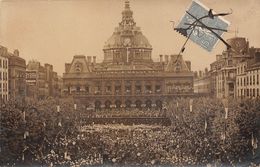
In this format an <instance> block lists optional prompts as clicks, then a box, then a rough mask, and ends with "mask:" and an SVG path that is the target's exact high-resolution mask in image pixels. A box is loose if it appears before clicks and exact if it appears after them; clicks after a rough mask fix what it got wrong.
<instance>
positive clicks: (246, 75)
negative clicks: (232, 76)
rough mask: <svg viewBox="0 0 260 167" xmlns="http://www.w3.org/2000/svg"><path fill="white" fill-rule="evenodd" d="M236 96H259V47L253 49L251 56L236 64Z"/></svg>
mask: <svg viewBox="0 0 260 167" xmlns="http://www.w3.org/2000/svg"><path fill="white" fill-rule="evenodd" d="M236 83H237V87H236V97H259V96H260V49H255V50H254V53H253V57H252V58H251V59H250V60H248V61H244V62H241V63H239V64H238V65H237V77H236Z"/></svg>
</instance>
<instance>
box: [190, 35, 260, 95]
mask: <svg viewBox="0 0 260 167" xmlns="http://www.w3.org/2000/svg"><path fill="white" fill-rule="evenodd" d="M227 42H228V43H229V44H230V46H231V48H230V49H228V50H224V51H223V52H222V54H220V55H216V61H214V62H213V63H211V64H210V71H209V74H210V75H209V76H210V81H208V80H209V77H208V76H206V77H202V78H200V79H195V82H194V85H200V87H202V88H203V87H207V86H208V85H209V82H210V85H211V89H209V90H208V91H211V92H209V93H210V95H213V96H216V97H217V98H226V97H256V96H257V91H258V90H259V85H258V84H257V83H259V70H258V66H259V61H260V57H259V52H260V51H259V50H260V49H259V48H254V47H249V42H248V41H247V40H246V39H245V38H242V37H235V38H231V39H228V40H227ZM202 81H203V82H202ZM196 89H197V86H196ZM205 91H206V90H205Z"/></svg>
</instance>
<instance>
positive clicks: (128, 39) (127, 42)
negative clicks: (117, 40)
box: [124, 38, 131, 46]
mask: <svg viewBox="0 0 260 167" xmlns="http://www.w3.org/2000/svg"><path fill="white" fill-rule="evenodd" d="M130 42H131V40H130V38H125V39H124V45H125V46H126V45H130Z"/></svg>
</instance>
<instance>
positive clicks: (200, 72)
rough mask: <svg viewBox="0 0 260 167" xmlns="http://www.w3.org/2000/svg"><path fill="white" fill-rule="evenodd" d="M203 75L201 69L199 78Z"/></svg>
mask: <svg viewBox="0 0 260 167" xmlns="http://www.w3.org/2000/svg"><path fill="white" fill-rule="evenodd" d="M201 77H202V71H201V70H199V78H201Z"/></svg>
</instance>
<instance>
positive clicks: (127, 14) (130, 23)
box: [119, 0, 135, 29]
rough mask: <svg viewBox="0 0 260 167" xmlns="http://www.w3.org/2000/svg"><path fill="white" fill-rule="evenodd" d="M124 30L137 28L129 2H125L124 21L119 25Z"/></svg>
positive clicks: (127, 0)
mask: <svg viewBox="0 0 260 167" xmlns="http://www.w3.org/2000/svg"><path fill="white" fill-rule="evenodd" d="M119 25H120V27H122V28H123V29H126V28H127V29H128V28H130V29H132V28H133V27H134V26H135V22H134V19H133V11H132V10H131V9H130V2H129V0H126V1H125V9H124V10H123V11H122V21H121V22H120V23H119Z"/></svg>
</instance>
